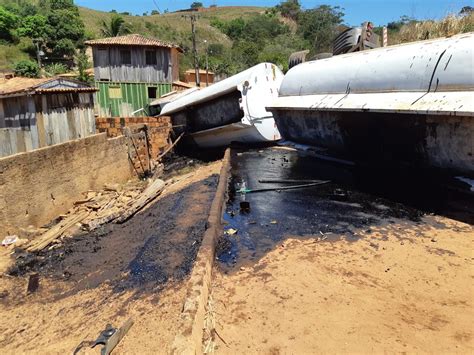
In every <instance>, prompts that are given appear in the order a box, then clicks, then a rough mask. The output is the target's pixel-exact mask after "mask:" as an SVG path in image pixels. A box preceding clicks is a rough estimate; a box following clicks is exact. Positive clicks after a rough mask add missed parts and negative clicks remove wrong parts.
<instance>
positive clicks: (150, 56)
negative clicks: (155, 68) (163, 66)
mask: <svg viewBox="0 0 474 355" xmlns="http://www.w3.org/2000/svg"><path fill="white" fill-rule="evenodd" d="M145 57H146V58H145V60H146V65H156V64H157V63H158V62H157V60H156V51H145Z"/></svg>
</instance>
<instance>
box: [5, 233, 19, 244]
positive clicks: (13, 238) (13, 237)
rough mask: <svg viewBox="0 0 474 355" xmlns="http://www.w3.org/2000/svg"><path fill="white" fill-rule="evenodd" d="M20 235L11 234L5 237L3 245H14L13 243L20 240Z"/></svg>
mask: <svg viewBox="0 0 474 355" xmlns="http://www.w3.org/2000/svg"><path fill="white" fill-rule="evenodd" d="M18 240H19V239H18V236H17V235H9V236H7V237H5V239H3V240H2V245H3V246H8V245H12V244H15V243H16V242H18Z"/></svg>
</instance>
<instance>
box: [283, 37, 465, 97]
mask: <svg viewBox="0 0 474 355" xmlns="http://www.w3.org/2000/svg"><path fill="white" fill-rule="evenodd" d="M473 51H474V34H473V33H467V34H464V35H459V36H454V37H451V38H443V39H437V40H430V41H423V42H414V43H409V44H404V45H398V46H392V47H384V48H377V49H372V50H367V51H363V52H358V53H350V54H344V55H339V56H334V57H331V58H328V59H322V60H318V61H311V62H306V63H303V64H301V65H298V66H296V67H294V68H292V69H291V70H290V71H289V72H288V73H287V74H286V76H285V79H284V80H283V83H282V86H281V90H280V96H300V95H316V94H319V95H321V94H348V93H351V94H354V93H381V92H407V91H410V92H413V91H416V92H427V91H428V90H430V91H433V92H434V91H464V90H467V91H470V90H472V89H473V88H474V77H473V65H474V54H473Z"/></svg>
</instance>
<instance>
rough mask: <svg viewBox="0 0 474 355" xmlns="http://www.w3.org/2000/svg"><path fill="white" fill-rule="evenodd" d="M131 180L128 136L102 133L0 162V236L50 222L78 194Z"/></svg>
mask: <svg viewBox="0 0 474 355" xmlns="http://www.w3.org/2000/svg"><path fill="white" fill-rule="evenodd" d="M131 177H132V169H131V167H130V163H129V161H128V155H127V145H126V138H125V137H118V138H113V139H107V137H106V135H105V134H97V135H93V136H90V137H87V138H83V139H78V140H73V141H69V142H66V143H62V144H57V145H53V146H49V147H45V148H40V149H36V150H32V151H30V152H26V153H20V154H16V155H12V156H9V157H5V158H0V238H2V237H4V236H5V235H7V234H12V233H16V232H18V231H19V229H20V228H25V227H27V226H29V225H33V226H35V227H39V226H41V225H44V224H45V223H48V222H49V221H51V220H52V219H54V218H55V217H57V216H58V215H59V214H62V213H65V212H66V211H68V210H69V209H70V208H71V207H72V206H73V203H74V202H75V201H77V200H79V199H81V198H82V197H83V196H82V192H85V191H87V190H93V189H100V188H102V187H103V186H104V184H105V183H123V182H126V181H127V180H128V179H130V178H131Z"/></svg>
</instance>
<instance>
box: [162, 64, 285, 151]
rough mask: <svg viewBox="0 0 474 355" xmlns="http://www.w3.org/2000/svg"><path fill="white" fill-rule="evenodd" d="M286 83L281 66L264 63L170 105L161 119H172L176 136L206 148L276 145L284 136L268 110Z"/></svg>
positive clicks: (165, 107)
mask: <svg viewBox="0 0 474 355" xmlns="http://www.w3.org/2000/svg"><path fill="white" fill-rule="evenodd" d="M282 80H283V73H282V72H281V71H280V69H279V68H278V67H277V66H275V65H274V64H271V63H261V64H258V65H256V66H254V67H252V68H250V69H247V70H245V71H243V72H241V73H239V74H236V75H234V76H232V77H230V78H227V79H225V80H222V81H220V82H218V83H216V84H213V85H211V86H209V87H206V88H204V89H201V90H198V91H195V92H192V93H190V94H188V95H186V96H184V97H180V98H179V99H177V100H174V101H172V102H170V103H168V104H166V105H165V106H164V107H163V109H162V111H161V113H160V115H161V116H171V120H172V123H173V126H175V127H176V128H175V129H174V130H175V133H177V134H180V133H182V132H185V133H186V137H187V140H188V142H191V143H194V144H196V145H197V146H199V147H203V148H212V147H219V146H226V145H229V144H230V143H232V142H240V143H261V142H270V141H276V140H279V139H280V133H279V132H278V129H277V127H276V124H275V121H274V119H273V115H272V114H271V113H270V112H268V111H267V109H266V106H268V105H269V104H270V103H271V102H272V101H273V100H274V99H276V98H277V97H278V90H279V88H280V85H281V82H282Z"/></svg>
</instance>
